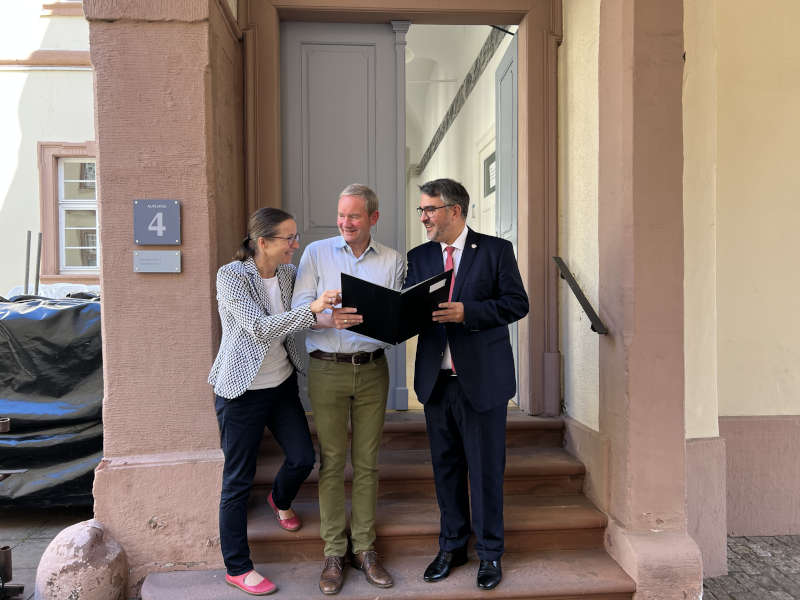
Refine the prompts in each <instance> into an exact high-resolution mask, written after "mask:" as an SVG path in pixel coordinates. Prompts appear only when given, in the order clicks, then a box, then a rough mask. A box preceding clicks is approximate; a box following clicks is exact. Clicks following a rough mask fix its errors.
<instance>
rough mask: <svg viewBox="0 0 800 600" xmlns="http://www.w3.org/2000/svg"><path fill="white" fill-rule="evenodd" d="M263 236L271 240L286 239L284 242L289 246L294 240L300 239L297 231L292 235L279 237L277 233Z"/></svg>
mask: <svg viewBox="0 0 800 600" xmlns="http://www.w3.org/2000/svg"><path fill="white" fill-rule="evenodd" d="M264 237H266V238H269V239H271V240H286V243H287V244H289V245H290V246H291V245H292V244H294V243H295V242H299V241H300V234H299V233H295V234H294V235H290V236H288V237H281V236H279V235H265V236H264Z"/></svg>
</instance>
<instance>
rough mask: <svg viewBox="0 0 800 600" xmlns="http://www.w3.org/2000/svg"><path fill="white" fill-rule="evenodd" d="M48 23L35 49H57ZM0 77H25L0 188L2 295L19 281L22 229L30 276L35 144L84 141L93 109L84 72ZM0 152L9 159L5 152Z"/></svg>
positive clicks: (60, 41) (35, 223) (36, 216)
mask: <svg viewBox="0 0 800 600" xmlns="http://www.w3.org/2000/svg"><path fill="white" fill-rule="evenodd" d="M37 18H39V17H38V16H37ZM73 18H75V17H73ZM48 21H49V22H48V25H47V27H46V29H45V31H44V34H43V36H42V41H41V44H40V45H39V47H40V48H44V49H47V48H59V47H62V48H63V47H64V35H63V32H59V31H58V28H59V24H58V23H57V22H55V20H54V19H49V20H48ZM87 41H88V40H87ZM75 49H78V48H75ZM83 49H85V47H84V48H83ZM81 76H83V77H86V79H87V86H88V90H89V93H88V97H89V101H88V103H87V104H86V105H85V106H81V105H79V104H76V102H75V101H74V100H73V99H75V98H76V97H77V98H80V92H78V93H77V94H75V90H76V89H77V88H76V87H75V83H76V82H75V79H77V78H81ZM0 77H6V78H8V79H10V78H22V77H24V78H25V82H24V84H22V87H21V90H20V92H19V97H18V101H17V110H16V115H17V123H16V128H17V129H18V131H19V148H18V150H17V153H16V161H15V163H14V164H7V165H5V168H7V169H8V170H9V171H10V170H12V169H13V170H14V174H13V176H11V177H10V178H9V181H10V183H9V185H8V188H7V189H6V190H4V191H0V194H3V197H2V200H1V201H0V232H1V233H0V256H2V257H3V259H2V264H0V294H3V293H4V292H6V291H8V290H9V289H11V288H12V287H14V286H16V285H21V284H22V283H23V281H24V276H25V241H26V230H28V229H30V230H31V231H32V232H33V236H32V237H33V239H32V242H31V246H32V248H31V275H30V277H31V288H32V287H33V281H32V280H33V274H34V271H35V262H34V261H35V257H36V233H37V232H38V231H41V230H42V225H41V222H40V219H41V217H40V190H39V168H38V156H37V143H38V142H40V141H50V142H85V141H87V140H90V139H92V138H93V137H94V127H93V119H94V116H93V113H94V107H93V105H92V102H93V100H92V98H93V96H92V92H91V89H92V87H91V86H92V83H91V72H89V71H86V72H80V71H63V70H62V71H37V70H27V71H25V70H19V71H16V72H15V71H11V70H9V71H6V72H4V73H2V74H0ZM4 87H5V89H6V93H10V92H9V90H12V89H15V87H13V86H4ZM9 150H10V149H9ZM4 154H5V156H7V157H9V158H10V157H11V152H10V151H8V150H7V151H6V152H4ZM51 242H52V240H51ZM44 243H46V240H45V241H43V244H44Z"/></svg>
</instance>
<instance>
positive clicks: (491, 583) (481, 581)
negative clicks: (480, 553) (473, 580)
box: [478, 558, 503, 590]
mask: <svg viewBox="0 0 800 600" xmlns="http://www.w3.org/2000/svg"><path fill="white" fill-rule="evenodd" d="M502 578H503V569H501V568H500V559H499V558H498V559H497V560H482V561H481V566H480V567H478V587H479V588H481V589H482V590H493V589H494V588H496V587H497V584H498V583H500V580H501V579H502Z"/></svg>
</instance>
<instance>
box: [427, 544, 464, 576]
mask: <svg viewBox="0 0 800 600" xmlns="http://www.w3.org/2000/svg"><path fill="white" fill-rule="evenodd" d="M466 562H467V548H466V547H463V548H459V549H458V550H453V551H452V552H445V551H444V550H439V554H437V555H436V558H434V559H433V562H432V563H431V564H429V565H428V568H427V569H425V574H424V575H423V576H422V578H423V579H424V580H425V581H427V582H429V583H430V582H433V581H441V580H442V579H444V578H445V577H447V576H448V575H450V569H454V568H455V567H460V566H461V565H463V564H465V563H466Z"/></svg>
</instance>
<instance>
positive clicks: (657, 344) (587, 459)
mask: <svg viewBox="0 0 800 600" xmlns="http://www.w3.org/2000/svg"><path fill="white" fill-rule="evenodd" d="M84 10H85V13H86V18H87V19H88V23H89V34H90V49H91V64H92V66H93V68H94V70H95V86H94V110H95V119H96V132H97V135H96V138H97V145H96V150H97V158H98V171H97V173H98V177H97V181H98V184H99V185H98V198H99V214H100V233H101V236H100V242H99V244H100V252H101V254H102V261H100V279H101V283H102V291H103V327H104V363H105V382H106V383H105V385H106V393H105V402H104V427H105V450H104V453H105V458H104V460H103V462H102V463H101V465H100V467H99V468H98V470H97V474H96V479H95V503H96V505H95V511H96V516H97V518H98V519H100V520H101V521H102V522H104V523H105V524H106V525H107V526H108V528H109V530H110V531H111V532H112V534H113V535H114V536H115V537H116V538H117V539H118V541H119V542H120V543H121V544H122V546H123V547H124V548H125V550H126V552H127V554H128V558H129V561H130V564H131V568H132V571H131V573H132V576H131V586H132V589H134V590H135V589H138V585H140V584H141V581H142V580H143V578H144V577H145V576H146V575H147V574H148V573H151V572H154V571H164V570H170V569H174V568H183V569H198V568H218V567H219V566H220V565H221V557H220V554H219V548H218V537H217V524H216V510H217V498H218V490H219V482H220V481H219V480H220V470H221V464H222V457H221V452H220V451H219V442H218V435H217V429H216V427H217V426H216V422H215V419H214V415H213V410H212V401H211V400H212V395H211V390H210V389H209V387H208V386H207V385H206V383H205V366H203V365H210V364H211V362H212V359H213V357H214V353H215V351H216V345H217V343H218V338H219V330H218V322H217V317H216V308H215V306H214V300H213V298H214V289H213V288H214V275H215V273H216V269H217V268H218V266H219V265H220V264H222V263H224V262H226V261H227V260H228V255H229V252H230V249H231V248H233V247H235V246H236V242H237V241H238V240H239V239H241V236H242V233H243V231H244V223H245V218H246V215H247V214H248V213H249V212H250V211H251V210H253V209H254V208H256V207H258V206H261V205H267V204H272V205H277V204H280V199H281V197H282V194H281V190H282V187H281V185H282V183H281V173H282V170H281V127H280V45H279V31H280V23H281V21H286V20H291V21H318V22H334V21H339V22H369V23H389V22H390V21H398V20H403V21H410V22H411V23H428V24H436V23H449V24H476V23H483V24H485V23H499V24H506V25H518V26H519V29H518V30H516V42H517V44H518V68H519V87H518V129H517V133H518V138H517V140H518V150H519V151H518V157H519V158H518V165H517V177H518V206H517V208H518V222H517V232H518V239H519V244H518V253H519V263H520V268H521V271H522V274H523V278H524V281H525V284H526V287H527V289H528V292H529V294H530V297H531V308H532V310H531V314H530V315H529V316H528V317H527V318H526V319H525V320H524V321H523V322H522V323H520V327H519V344H520V349H521V352H520V356H521V359H520V364H519V397H520V404H521V406H522V408H523V409H524V410H526V411H527V412H530V413H535V414H540V415H545V416H548V415H549V416H555V415H558V414H559V413H562V414H563V415H564V419H565V443H566V447H567V448H568V450H569V451H570V452H571V453H572V454H573V455H574V456H576V457H577V458H579V459H580V460H581V461H582V462H583V464H585V465H586V470H587V475H586V480H585V485H584V490H583V491H584V493H585V494H586V495H587V496H588V497H589V498H590V499H591V500H592V502H593V503H594V505H595V506H597V507H598V508H599V509H600V510H602V511H603V512H604V513H605V514H606V515H607V517H608V525H607V526H606V529H605V535H604V547H605V550H606V551H607V552H608V554H609V555H610V556H611V557H612V558H613V559H614V560H615V561H616V562H617V563H618V564H619V565H620V566H621V567H622V568H623V569H624V571H625V572H626V573H627V574H628V575H629V576H630V577H631V578H632V579H633V580H634V581H635V583H636V588H637V591H636V596H635V597H641V598H650V597H653V598H654V597H658V598H686V597H690V598H697V597H700V592H701V578H702V576H703V575H706V576H709V575H716V574H720V573H722V572H724V570H725V536H726V534H727V533H731V534H744V535H770V534H778V533H782V534H796V533H798V531H800V522H798V518H799V517H798V511H797V508H796V505H795V502H794V498H795V497H796V492H797V488H798V486H800V483H799V482H800V473H798V472H797V469H798V467H797V466H796V464H795V461H793V459H792V457H793V455H794V454H795V452H794V449H795V448H794V447H795V445H796V444H797V442H796V440H797V439H800V436H798V435H796V434H797V430H798V424H799V423H800V419H798V417H797V415H798V414H799V413H800V409H799V408H798V401H799V400H800V375H798V371H797V369H796V368H794V365H795V363H796V361H795V360H793V359H794V357H795V356H796V355H797V353H798V344H797V342H796V340H797V339H798V335H797V334H798V333H800V331H798V330H800V318H798V317H797V316H796V314H795V312H794V311H793V310H792V309H793V305H794V303H793V298H794V297H795V294H796V292H797V290H798V288H799V287H800V281H798V277H800V275H798V274H797V270H796V269H793V268H792V264H791V263H792V261H793V257H794V255H795V254H796V245H797V242H796V241H795V239H794V236H793V235H792V234H793V232H794V230H795V229H796V225H797V224H798V221H800V213H799V212H798V210H800V209H798V204H797V203H796V202H795V201H794V197H795V196H796V195H797V191H798V189H799V188H800V180H798V177H800V175H798V173H800V171H799V170H798V169H793V168H792V165H793V160H792V157H793V143H792V142H793V140H794V139H796V138H797V133H798V128H800V120H799V119H798V118H797V116H796V115H795V114H794V113H795V110H794V106H795V104H796V99H797V97H798V93H799V92H800V75H799V74H798V73H797V70H796V68H794V67H793V65H796V64H797V63H798V59H799V58H800V56H798V54H799V53H800V45H798V44H797V43H796V41H795V40H794V39H793V37H792V31H791V24H792V23H794V22H797V17H800V14H798V10H800V9H798V8H797V7H796V6H795V3H792V2H791V0H770V1H769V2H766V3H762V4H761V5H759V7H758V8H754V7H752V6H751V5H750V4H749V3H745V2H741V1H738V0H736V1H732V2H728V1H726V2H722V1H721V0H714V1H710V2H706V1H703V2H700V1H699V0H697V1H695V0H684V1H680V0H669V1H664V0H636V1H634V0H569V1H568V2H558V1H556V0H497V1H496V2H494V3H492V6H491V7H487V6H486V5H485V3H483V2H479V1H477V0H476V1H471V0H464V1H460V2H455V1H454V2H442V3H438V4H436V5H435V6H431V5H430V3H427V2H423V1H420V0H362V1H359V2H341V1H334V0H316V1H314V2H309V1H306V0H263V1H254V0H250V1H248V0H240V1H239V2H238V3H236V2H234V1H231V2H223V1H222V0H186V1H183V2H174V3H162V2H157V1H155V0H153V1H149V0H147V1H143V2H127V1H118V2H105V1H100V0H86V1H85V2H84ZM65 135H66V134H65ZM75 135H77V136H78V137H84V138H86V139H93V137H94V136H93V135H88V134H87V135H83V134H80V132H78V133H76V134H75ZM41 141H51V142H52V141H54V140H41ZM55 141H58V140H55ZM65 141H70V142H73V143H74V142H75V140H74V139H71V140H65ZM794 162H796V161H794ZM40 175H41V172H40ZM440 175H441V176H447V175H448V173H441V174H440ZM77 181H78V182H80V181H82V179H81V177H79V178H78V179H77ZM100 192H102V193H100ZM137 198H171V199H177V200H180V201H181V203H182V242H181V244H180V248H179V249H180V251H181V253H182V271H181V273H179V274H143V273H135V272H134V271H133V269H132V253H133V251H134V250H135V245H134V243H133V240H132V210H131V204H132V202H133V200H134V199H137ZM66 200H69V198H66ZM2 222H3V225H2V226H3V227H6V226H7V225H6V223H7V222H8V221H7V219H6V216H5V214H3V221H2ZM4 237H5V236H4ZM2 243H4V244H5V243H7V242H6V241H5V239H4V240H3V242H2ZM555 255H560V256H562V257H563V258H564V259H565V260H566V262H567V264H568V265H569V266H570V268H571V269H572V270H573V272H574V273H575V275H576V278H577V280H578V282H579V283H580V284H581V286H582V288H583V289H584V291H585V292H586V293H587V296H588V298H589V300H590V302H591V303H592V304H593V305H594V306H595V307H596V308H597V310H598V313H599V315H600V317H601V318H602V319H603V321H604V322H605V324H606V325H607V326H608V329H609V334H608V335H604V336H598V335H597V334H595V333H594V332H592V331H591V330H590V329H589V323H588V321H587V319H586V317H585V315H584V314H583V312H582V311H581V309H580V308H579V306H578V305H577V302H576V300H575V298H574V297H573V296H572V295H571V292H570V291H569V290H568V289H567V287H566V285H565V284H563V283H562V282H560V281H559V278H558V276H557V274H556V270H555V267H554V265H553V262H552V260H551V257H552V256H555ZM132 290H135V293H132ZM562 401H563V411H562V406H561V404H562ZM143 490H147V492H146V493H143V492H142V491H143ZM186 498H192V501H191V502H186V500H185V499H186Z"/></svg>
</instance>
